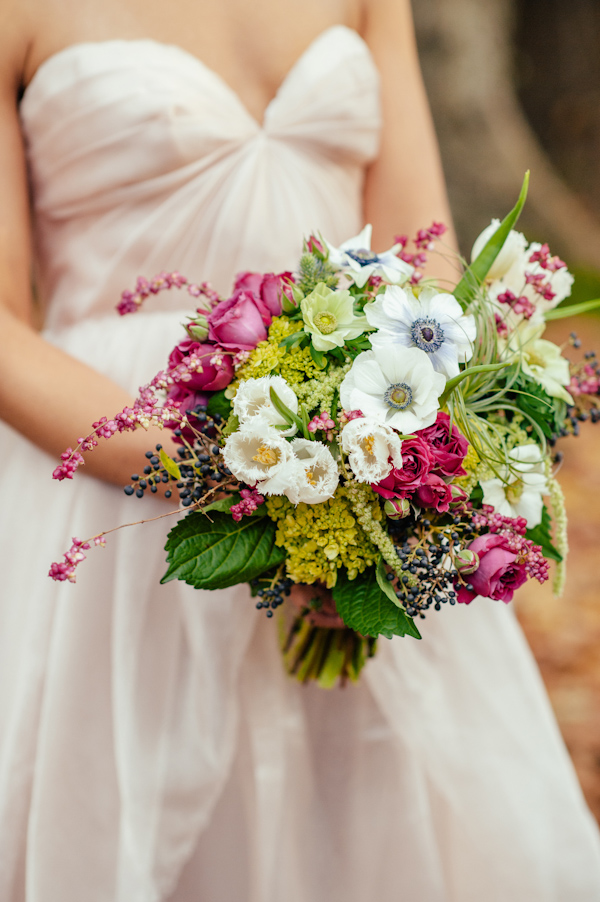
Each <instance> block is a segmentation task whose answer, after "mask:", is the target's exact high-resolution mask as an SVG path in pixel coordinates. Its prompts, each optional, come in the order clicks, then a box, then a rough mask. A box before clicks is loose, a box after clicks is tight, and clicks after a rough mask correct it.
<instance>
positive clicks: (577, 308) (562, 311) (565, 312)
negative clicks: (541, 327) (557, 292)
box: [544, 298, 600, 320]
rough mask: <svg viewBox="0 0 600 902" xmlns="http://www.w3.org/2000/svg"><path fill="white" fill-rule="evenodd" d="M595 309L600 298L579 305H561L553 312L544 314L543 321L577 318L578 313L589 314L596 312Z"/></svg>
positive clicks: (549, 311) (598, 304)
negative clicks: (568, 317) (569, 317)
mask: <svg viewBox="0 0 600 902" xmlns="http://www.w3.org/2000/svg"><path fill="white" fill-rule="evenodd" d="M597 307H600V298H595V300H593V301H582V303H581V304H564V305H563V304H561V306H560V307H555V308H554V310H548V311H547V313H545V314H544V319H545V320H550V319H565V317H567V316H579V314H580V313H590V311H592V310H596V308H597Z"/></svg>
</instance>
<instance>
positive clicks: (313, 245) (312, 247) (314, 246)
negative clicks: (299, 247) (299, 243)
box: [306, 235, 327, 260]
mask: <svg viewBox="0 0 600 902" xmlns="http://www.w3.org/2000/svg"><path fill="white" fill-rule="evenodd" d="M306 249H307V251H308V252H309V254H314V255H315V257H318V258H319V259H320V260H324V259H325V257H326V256H327V254H326V251H325V248H324V247H323V244H322V242H321V241H319V239H318V238H316V237H315V236H314V235H311V236H310V238H309V239H308V241H307V242H306Z"/></svg>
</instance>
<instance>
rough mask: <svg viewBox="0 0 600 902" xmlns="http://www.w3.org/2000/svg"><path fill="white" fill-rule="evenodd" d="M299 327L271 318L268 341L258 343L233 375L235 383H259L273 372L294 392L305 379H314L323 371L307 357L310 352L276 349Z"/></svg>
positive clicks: (305, 350) (306, 350) (307, 349)
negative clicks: (246, 381) (247, 380)
mask: <svg viewBox="0 0 600 902" xmlns="http://www.w3.org/2000/svg"><path fill="white" fill-rule="evenodd" d="M301 328H302V323H301V322H298V321H294V320H290V319H288V317H287V316H274V317H273V321H272V323H271V325H270V326H269V337H268V339H267V340H266V341H261V342H259V343H258V344H257V346H256V348H255V349H254V350H253V351H252V352H251V354H250V356H249V358H248V360H247V361H246V362H245V363H244V364H243V365H242V366H241V367H240V368H239V370H238V371H237V373H236V382H241V381H243V380H244V379H260V378H261V377H262V376H269V375H270V374H271V373H273V372H277V374H278V375H280V376H283V378H284V379H285V380H286V382H288V383H289V385H291V387H292V388H294V386H295V385H298V384H300V383H301V382H303V381H304V380H305V379H313V378H314V377H315V376H317V375H319V374H320V373H321V372H322V371H321V370H320V369H319V367H318V366H317V365H316V363H315V362H314V360H313V359H312V357H311V355H310V348H309V347H306V348H298V347H294V348H286V347H285V346H284V347H279V342H280V341H282V339H284V338H287V336H288V335H292V334H293V333H294V332H299V331H300V329H301Z"/></svg>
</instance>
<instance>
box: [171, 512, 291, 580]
mask: <svg viewBox="0 0 600 902" xmlns="http://www.w3.org/2000/svg"><path fill="white" fill-rule="evenodd" d="M275 532H276V527H275V523H274V522H273V521H272V520H270V519H269V518H268V517H259V518H256V517H244V518H243V519H242V520H240V521H239V522H238V523H236V522H235V520H232V518H231V517H230V516H229V515H228V514H225V513H222V512H219V511H216V512H215V515H214V518H213V519H212V522H211V520H209V519H208V517H205V516H204V514H201V513H196V512H194V513H191V514H188V516H187V517H184V519H183V520H180V521H179V523H177V525H176V526H175V527H174V528H173V529H172V530H171V532H170V533H169V535H168V537H167V544H166V546H165V549H166V551H167V563H168V564H169V568H168V570H167V572H166V573H165V575H164V576H163V578H162V580H161V582H162V583H166V582H169V581H170V580H172V579H181V580H183V581H184V582H186V583H188V585H190V586H194V587H195V588H196V589H225V588H227V587H228V586H235V585H237V584H238V583H246V582H249V581H250V580H251V579H255V578H256V577H257V576H260V575H261V573H264V571H265V570H270V569H271V568H272V567H276V566H277V565H278V564H281V563H283V561H284V560H285V551H284V550H283V549H281V548H278V547H277V546H276V545H275Z"/></svg>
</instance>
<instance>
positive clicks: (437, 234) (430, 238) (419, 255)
mask: <svg viewBox="0 0 600 902" xmlns="http://www.w3.org/2000/svg"><path fill="white" fill-rule="evenodd" d="M447 231H448V227H447V226H445V225H444V223H443V222H432V223H431V225H430V226H429V228H428V229H419V231H418V232H417V234H416V236H415V237H414V238H413V240H412V243H413V244H414V246H415V250H414V251H413V252H412V253H411V252H410V251H409V250H407V247H408V244H409V238H408V235H395V236H394V243H395V244H399V245H400V250H399V251H398V256H399V257H400V259H401V260H404V262H405V263H409V264H410V265H411V266H414V268H415V271H414V272H413V274H412V276H411V279H410V281H411V284H412V285H418V283H419V282H420V281H421V279H422V278H423V269H424V267H425V265H426V264H427V252H430V251H434V250H435V242H436V241H437V240H439V239H440V238H441V237H442V235H444V234H445V233H446V232H447Z"/></svg>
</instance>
